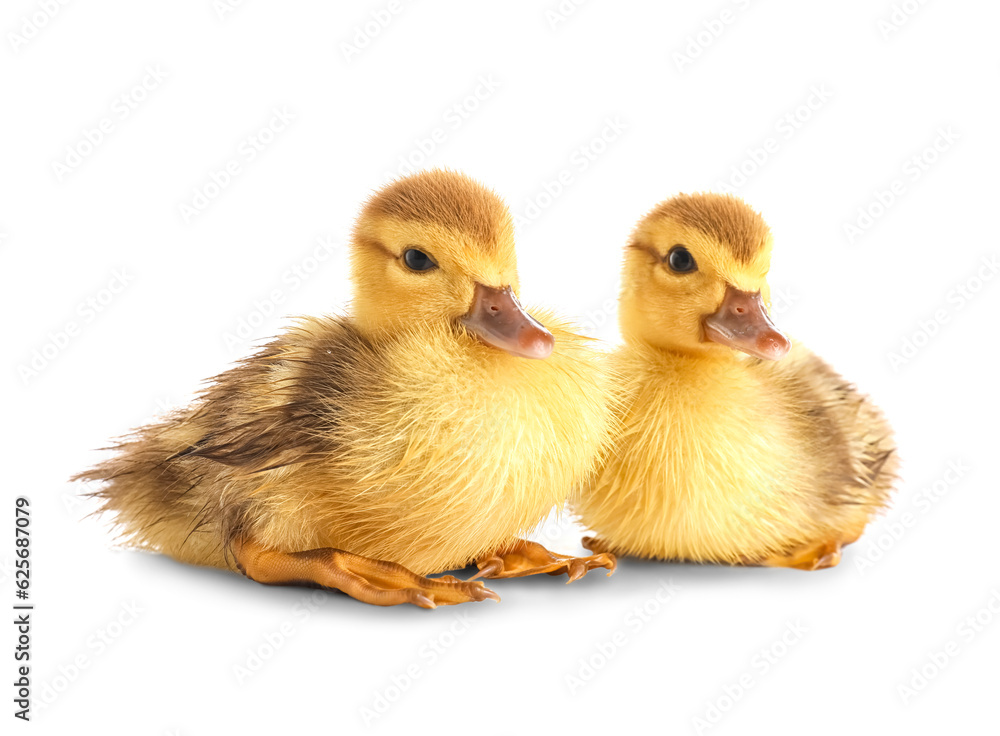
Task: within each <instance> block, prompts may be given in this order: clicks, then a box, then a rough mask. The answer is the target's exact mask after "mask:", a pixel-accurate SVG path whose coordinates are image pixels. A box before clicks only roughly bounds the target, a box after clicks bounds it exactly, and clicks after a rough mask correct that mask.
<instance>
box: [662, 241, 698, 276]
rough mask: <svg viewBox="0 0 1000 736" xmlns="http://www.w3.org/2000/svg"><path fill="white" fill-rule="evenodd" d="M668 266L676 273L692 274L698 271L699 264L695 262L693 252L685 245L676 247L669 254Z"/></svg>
mask: <svg viewBox="0 0 1000 736" xmlns="http://www.w3.org/2000/svg"><path fill="white" fill-rule="evenodd" d="M666 260H667V265H668V266H670V270H671V271H673V272H674V273H691V272H692V271H697V270H698V264H697V263H695V262H694V256H693V255H691V251H689V250H688V249H687V248H685V247H684V246H683V245H675V246H674V247H673V248H671V249H670V252H669V253H667V259H666Z"/></svg>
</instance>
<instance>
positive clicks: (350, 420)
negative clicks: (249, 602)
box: [299, 322, 609, 573]
mask: <svg viewBox="0 0 1000 736" xmlns="http://www.w3.org/2000/svg"><path fill="white" fill-rule="evenodd" d="M546 324H547V325H548V324H549V323H548V322H547V323H546ZM553 331H554V332H555V334H556V349H555V351H554V353H553V355H552V356H551V357H549V358H547V359H545V360H530V359H525V358H514V357H511V356H509V355H507V354H505V353H503V352H501V351H498V350H497V349H495V348H492V347H489V346H486V345H483V344H481V343H479V342H478V341H477V340H476V339H475V338H473V337H470V336H467V335H464V334H458V333H455V332H454V331H452V330H451V329H450V328H449V329H439V330H423V331H420V332H415V333H414V334H412V335H410V336H407V337H406V338H404V339H401V340H397V341H394V342H392V343H388V344H385V345H382V346H379V349H378V350H377V351H374V352H373V353H372V356H371V360H370V362H369V365H368V374H367V375H366V376H364V380H365V385H364V386H363V387H360V390H352V391H350V392H348V395H349V396H350V397H351V398H350V400H349V401H348V402H346V403H344V404H342V405H341V406H339V407H338V416H337V420H336V430H335V432H336V435H337V437H336V442H335V443H334V444H335V446H336V447H337V448H338V449H337V450H336V452H335V453H334V454H333V455H332V456H331V458H330V459H329V461H328V462H325V463H322V464H317V465H314V466H313V467H311V468H310V469H309V470H308V471H305V472H310V473H313V475H314V477H312V478H310V479H309V481H308V482H303V483H300V485H302V486H304V487H308V488H311V489H316V490H314V491H312V492H310V493H309V494H307V495H308V500H305V501H303V500H302V499H301V498H300V501H299V504H300V506H302V507H304V508H308V509H309V514H308V518H309V519H310V521H309V522H308V523H309V524H310V525H311V528H312V529H314V530H315V533H314V538H313V539H310V540H308V542H307V543H310V544H318V545H329V546H334V547H339V548H342V549H347V550H350V551H352V552H355V553H358V554H363V555H368V556H371V557H376V558H379V559H388V560H393V561H396V562H399V563H401V564H403V565H406V566H407V567H409V568H410V569H412V570H414V571H416V572H419V573H428V572H437V571H441V570H446V569H454V568H458V567H462V566H464V565H466V564H468V563H469V562H471V561H473V560H475V559H476V558H477V557H479V556H482V555H485V554H487V553H490V552H493V551H495V550H496V549H497V548H498V547H500V546H502V545H503V544H505V543H508V542H510V541H512V540H513V539H515V538H516V537H518V536H521V535H524V534H525V533H527V532H528V531H530V530H531V529H532V528H533V527H535V526H536V525H537V524H538V523H539V522H540V521H541V520H542V519H544V518H545V516H546V515H547V514H548V512H549V510H550V509H551V508H552V507H553V506H554V505H560V504H562V503H563V502H564V501H565V500H566V498H567V496H568V495H569V494H570V493H571V491H572V490H573V488H574V485H575V484H576V483H578V482H579V481H580V480H581V479H582V478H583V476H584V475H586V473H587V472H588V471H589V470H590V469H591V467H592V463H593V462H594V459H595V457H596V455H597V453H598V452H599V450H600V448H601V447H602V445H603V443H604V442H605V441H606V439H607V426H608V423H609V413H608V410H607V402H606V398H605V394H604V392H603V391H600V390H598V387H599V385H600V382H601V375H602V374H601V371H600V370H599V367H598V366H597V364H596V362H595V360H594V358H593V357H592V356H591V355H590V353H589V351H588V350H587V349H586V348H585V347H584V345H583V344H582V340H581V339H579V338H575V337H574V336H572V335H571V334H569V333H568V332H565V331H564V330H560V329H558V328H556V329H553Z"/></svg>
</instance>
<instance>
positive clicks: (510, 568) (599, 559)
mask: <svg viewBox="0 0 1000 736" xmlns="http://www.w3.org/2000/svg"><path fill="white" fill-rule="evenodd" d="M476 564H477V566H478V567H479V572H478V573H476V574H475V575H474V576H473V578H472V579H475V578H480V577H482V578H491V579H499V578H519V577H525V576H527V575H539V574H541V573H545V574H547V575H563V574H566V576H567V577H568V578H569V579H568V580H567V581H566V582H567V583H572V582H573V581H575V580H579V579H580V578H582V577H584V576H585V575H586V574H587V573H588V572H590V571H591V570H594V569H596V568H598V567H603V568H605V569H607V571H608V575H611V574H612V573H614V571H615V568H616V567H617V566H618V562H617V560H616V559H615V556H614V555H613V554H610V553H605V552H602V553H600V554H596V555H591V556H589V557H573V556H572V555H561V554H558V553H556V552H550V551H549V550H547V549H545V547H543V546H542V545H540V544H538V543H536V542H529V541H527V540H523V539H522V540H518V541H517V542H515V543H514V544H512V545H510V546H509V547H507V548H506V549H504V550H502V551H499V552H497V553H495V554H493V555H491V556H490V557H486V558H484V559H481V560H479V561H478V562H477V563H476Z"/></svg>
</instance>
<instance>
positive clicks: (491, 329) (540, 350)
mask: <svg viewBox="0 0 1000 736" xmlns="http://www.w3.org/2000/svg"><path fill="white" fill-rule="evenodd" d="M461 322H462V324H463V325H465V327H466V328H467V329H468V330H469V332H472V333H474V334H475V335H476V336H477V337H478V338H479V339H480V340H482V341H483V342H485V343H486V344H488V345H492V346H493V347H496V348H500V349H501V350H506V351H507V352H508V353H510V354H511V355H516V356H518V357H520V358H547V357H549V355H550V354H551V353H552V346H553V345H554V344H555V338H554V337H552V333H551V332H549V331H548V330H546V329H545V328H544V327H542V326H541V325H540V324H539V323H538V321H537V320H536V319H535V318H534V317H532V316H531V315H530V314H528V313H527V312H525V311H524V308H523V307H522V306H521V305H520V304H519V303H518V301H517V297H516V296H514V292H513V290H512V289H511V288H510V286H505V287H503V288H502V289H497V288H494V287H492V286H484V285H483V284H480V283H477V284H476V292H475V295H474V296H473V297H472V307H471V308H470V309H469V311H468V312H467V313H466V314H465V316H463V317H462V318H461Z"/></svg>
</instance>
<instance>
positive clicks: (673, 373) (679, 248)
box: [575, 193, 897, 570]
mask: <svg viewBox="0 0 1000 736" xmlns="http://www.w3.org/2000/svg"><path fill="white" fill-rule="evenodd" d="M771 250H772V237H771V233H770V230H769V228H768V226H767V224H766V223H765V222H764V220H763V219H762V217H761V216H760V215H759V214H758V213H757V212H755V211H754V210H752V209H751V208H750V207H749V206H747V205H746V204H745V203H744V202H743V201H742V200H740V199H739V198H737V197H735V196H728V195H720V194H712V193H703V194H692V195H685V194H682V195H679V196H677V197H674V198H672V199H669V200H667V201H665V202H663V203H661V204H660V205H659V206H657V207H655V208H654V209H653V210H652V211H651V212H650V213H649V214H648V215H646V216H645V217H644V218H643V219H642V220H640V222H639V223H638V225H637V226H636V228H635V230H634V232H633V234H632V236H631V239H630V241H629V243H628V246H627V248H626V252H625V260H624V267H623V285H622V289H621V294H620V301H619V307H620V309H619V323H620V329H621V334H622V338H623V345H622V346H621V347H620V348H619V349H618V350H617V351H616V352H614V353H612V354H611V355H610V356H609V358H608V361H609V372H610V374H611V375H612V376H613V379H612V380H613V382H614V385H613V388H612V391H613V392H614V394H615V395H616V396H617V398H618V399H619V400H620V401H621V407H622V408H621V410H620V411H621V423H622V426H621V429H620V430H619V431H618V434H617V437H616V438H615V439H614V440H613V445H612V446H613V450H612V451H611V452H610V453H608V454H607V460H606V462H604V463H603V465H602V467H601V468H600V470H599V471H598V473H597V474H595V475H594V476H593V480H592V482H590V483H588V484H587V485H586V486H585V488H584V490H583V492H582V493H581V495H580V497H579V498H578V499H577V500H576V502H575V510H576V512H577V513H578V514H579V515H580V517H581V518H582V521H583V522H584V523H585V524H586V525H587V526H588V527H590V528H591V529H593V530H595V531H596V533H597V534H596V536H594V537H589V538H586V539H585V540H584V545H585V546H586V547H588V548H589V549H590V550H592V551H596V550H602V551H606V552H614V553H616V554H618V555H634V556H639V557H649V558H657V559H669V560H688V561H700V562H714V563H728V564H749V565H769V566H785V567H793V568H800V569H804V570H815V569H820V568H826V567H832V566H834V565H836V564H837V563H838V562H839V561H840V555H841V547H842V546H843V545H845V544H849V543H851V542H853V541H855V540H856V539H857V538H858V537H859V536H860V535H861V533H862V531H863V530H864V528H865V525H866V524H867V523H868V521H869V520H870V519H871V518H872V516H873V515H874V514H876V513H877V512H878V511H879V510H880V509H882V508H883V507H884V506H885V505H886V502H887V499H888V496H889V494H890V491H891V486H892V483H893V481H894V473H895V470H896V465H897V458H896V451H895V447H894V444H893V439H892V432H891V430H890V428H889V425H888V424H887V423H886V420H885V419H884V418H883V416H882V414H881V413H880V411H879V410H878V409H877V408H876V407H875V406H874V405H873V404H872V403H871V402H870V401H869V400H868V399H867V398H866V397H864V396H862V395H860V394H859V393H858V392H857V391H856V390H855V388H854V387H853V386H851V385H850V384H849V383H847V382H846V381H845V380H844V379H843V378H841V377H840V376H839V375H838V374H837V373H836V372H835V371H834V370H833V369H832V368H830V367H829V366H828V365H827V364H826V363H825V362H824V361H823V360H822V359H820V358H819V357H817V356H816V355H814V354H813V353H811V352H810V351H809V350H807V349H806V348H805V347H803V346H802V345H800V344H799V343H797V342H796V343H792V342H791V341H789V339H788V338H787V337H786V336H785V335H784V334H783V333H782V332H780V331H779V330H778V328H777V327H775V325H774V323H773V322H772V321H771V318H770V316H769V314H768V310H769V304H770V292H769V289H768V283H767V273H768V270H769V268H770V260H771Z"/></svg>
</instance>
